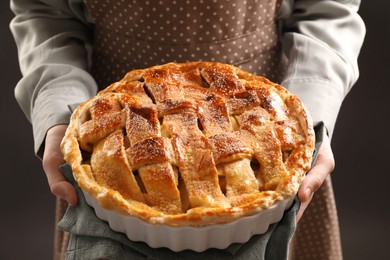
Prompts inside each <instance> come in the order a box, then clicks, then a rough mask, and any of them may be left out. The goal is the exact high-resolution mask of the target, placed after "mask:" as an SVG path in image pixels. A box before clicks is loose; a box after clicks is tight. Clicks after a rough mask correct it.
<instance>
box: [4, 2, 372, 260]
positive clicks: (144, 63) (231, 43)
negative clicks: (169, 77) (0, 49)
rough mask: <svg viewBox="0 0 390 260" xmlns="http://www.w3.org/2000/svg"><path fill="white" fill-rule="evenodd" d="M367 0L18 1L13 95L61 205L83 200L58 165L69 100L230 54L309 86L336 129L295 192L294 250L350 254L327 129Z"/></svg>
mask: <svg viewBox="0 0 390 260" xmlns="http://www.w3.org/2000/svg"><path fill="white" fill-rule="evenodd" d="M359 5H360V1H359V0H345V1H320V0H318V1H315V0H296V1H294V0H283V1H279V0H252V1H250V0H248V1H235V0H232V1H222V0H214V1H203V0H198V1H192V0H191V1H151V0H150V1H136V0H135V1H93V0H86V1H81V0H68V1H66V0H63V1H39V2H36V1H27V0H13V1H11V8H12V10H13V11H14V13H15V18H14V20H13V21H12V23H11V29H12V32H13V34H14V37H15V41H16V43H17V46H18V51H19V59H20V67H21V70H22V73H23V78H22V79H21V80H20V82H19V83H18V85H17V87H16V89H15V94H16V99H17V100H18V102H19V104H20V106H21V108H22V110H23V111H24V112H25V114H26V116H27V117H28V119H29V120H30V122H31V123H32V126H33V133H34V141H35V152H36V154H37V155H38V156H39V157H40V158H42V162H43V168H44V170H45V173H46V175H47V178H48V183H49V185H50V189H51V191H52V193H53V194H54V195H55V196H57V197H58V198H61V199H58V205H59V209H61V208H63V207H64V205H65V206H66V203H64V201H66V202H67V203H69V204H70V205H72V206H76V205H77V201H78V198H77V193H76V190H75V189H74V187H73V186H72V185H71V184H70V183H69V182H67V181H66V180H65V178H64V176H63V175H62V174H61V172H60V171H59V165H61V164H62V163H63V157H62V154H61V152H60V149H59V143H60V141H61V139H62V137H63V135H64V131H65V129H66V125H67V123H68V122H69V112H68V104H72V103H78V102H83V101H85V100H86V99H89V98H91V97H92V96H94V95H95V94H96V92H97V90H98V89H101V88H104V87H105V86H106V85H107V84H109V83H111V82H114V81H117V80H118V79H120V78H121V77H122V76H123V75H124V74H125V72H127V71H128V70H131V69H137V68H143V67H148V66H151V65H156V64H161V63H166V62H170V61H176V62H185V61H193V60H208V61H219V62H225V63H230V64H234V65H237V66H239V67H241V68H243V69H244V70H247V71H250V72H252V73H255V74H259V75H264V76H266V77H268V78H270V79H271V80H273V81H276V82H278V83H280V84H281V85H283V86H284V87H286V88H287V89H289V91H291V92H293V93H295V94H296V95H298V96H299V97H300V99H301V100H302V101H303V103H304V104H305V106H306V107H307V108H308V109H309V111H310V113H311V115H312V117H313V120H314V121H323V122H324V123H325V126H326V128H327V129H328V135H326V136H324V143H323V145H322V148H321V150H320V154H319V157H318V160H317V162H316V164H315V166H314V167H313V168H312V170H311V171H310V174H308V175H307V177H306V178H305V180H304V182H303V184H302V185H301V188H300V190H299V193H298V197H299V199H300V200H301V202H302V206H301V208H300V211H299V213H298V215H297V219H298V220H299V219H301V217H302V219H301V220H300V222H299V225H298V229H297V231H296V233H295V235H294V238H293V241H292V244H291V246H290V249H291V250H290V253H291V255H290V257H291V258H294V259H341V258H342V253H341V246H340V238H339V233H338V232H339V231H338V222H337V213H336V209H335V202H334V198H333V190H332V185H331V180H330V176H328V175H329V174H330V173H331V172H332V170H333V168H334V160H333V154H332V150H331V147H330V141H329V137H330V136H331V135H332V133H333V129H334V125H335V122H336V118H337V114H338V111H339V109H340V106H341V103H342V101H343V99H344V97H345V96H346V94H347V93H348V91H349V90H350V88H351V87H352V86H353V85H354V83H355V82H356V80H357V78H358V67H357V57H358V54H359V51H360V48H361V45H362V42H363V39H364V34H365V28H364V24H363V22H362V21H361V19H360V17H359V15H358V14H357V10H358V7H359ZM325 30H326V31H325ZM320 187H321V188H320ZM314 192H315V195H314V197H313V194H314ZM312 198H314V199H312ZM309 202H311V203H310V207H309V208H308V209H307V211H306V213H305V214H304V215H302V214H303V212H304V211H305V209H306V207H307V206H308V205H309ZM61 205H62V206H61ZM62 214H63V211H59V212H58V214H57V215H58V217H61V215H62ZM319 214H321V215H319ZM58 220H59V219H57V220H56V221H58ZM318 220H320V221H318ZM313 226H314V227H315V228H313ZM64 234H65V237H66V233H61V232H59V233H58V236H61V237H62V236H63V235H64ZM57 239H58V237H57ZM60 241H62V240H61V239H58V240H57V242H56V244H57V248H56V252H57V253H56V254H55V257H59V258H61V257H62V254H63V252H64V250H61V249H63V248H61V247H60V246H58V244H59V242H60ZM63 242H65V244H66V242H67V240H64V241H63ZM60 251H61V252H60ZM102 257H104V256H102Z"/></svg>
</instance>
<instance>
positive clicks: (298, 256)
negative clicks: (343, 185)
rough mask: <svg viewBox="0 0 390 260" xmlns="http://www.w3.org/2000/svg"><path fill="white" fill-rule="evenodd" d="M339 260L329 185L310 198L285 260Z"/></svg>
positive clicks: (335, 223)
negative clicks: (287, 259) (288, 255)
mask: <svg viewBox="0 0 390 260" xmlns="http://www.w3.org/2000/svg"><path fill="white" fill-rule="evenodd" d="M312 259H316V260H342V259H343V255H342V249H341V241H340V230H339V223H338V218H337V210H336V203H335V198H334V193H333V188H332V182H331V179H330V177H328V178H327V179H326V180H325V182H324V184H323V186H322V187H321V188H320V189H319V190H318V191H317V192H316V193H315V194H314V197H313V199H312V201H311V202H310V205H309V206H308V207H307V209H306V211H305V213H304V215H303V217H302V219H301V220H300V222H299V225H298V226H297V230H296V232H295V234H294V237H293V239H292V242H291V244H290V257H289V260H312Z"/></svg>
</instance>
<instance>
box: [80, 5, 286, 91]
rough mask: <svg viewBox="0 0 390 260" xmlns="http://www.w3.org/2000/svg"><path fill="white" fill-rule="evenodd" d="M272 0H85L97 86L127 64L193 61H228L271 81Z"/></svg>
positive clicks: (276, 63) (275, 46) (276, 60)
mask: <svg viewBox="0 0 390 260" xmlns="http://www.w3.org/2000/svg"><path fill="white" fill-rule="evenodd" d="M278 2H280V1H278V0H251V1H240V0H228V1H227V0H176V1H175V0H164V1H152V0H145V1H139V0H130V1H129V0H119V1H110V0H87V1H86V3H87V7H88V9H89V11H90V12H91V15H92V17H93V18H94V20H95V26H96V31H95V36H94V54H93V68H92V69H93V71H92V73H93V75H94V76H95V78H96V80H97V82H98V84H99V86H100V87H105V86H107V85H108V84H109V83H111V82H115V81H117V80H119V79H120V78H122V77H123V75H124V74H125V73H126V72H127V71H129V70H132V69H138V68H145V67H150V66H153V65H157V64H163V63H167V62H187V61H195V60H204V61H219V62H224V63H228V64H234V65H236V66H239V67H241V68H242V69H245V70H247V71H250V72H252V73H256V74H259V75H263V76H266V77H268V78H270V79H272V80H275V81H276V80H277V77H276V76H277V75H278V74H280V73H278V71H280V70H281V68H282V67H281V66H280V65H281V64H282V63H281V61H282V60H281V58H280V57H279V56H278V55H277V54H279V53H281V52H280V46H279V43H278V38H277V37H278V36H277V27H276V24H275V21H274V19H275V13H276V12H277V9H278V7H279V4H278Z"/></svg>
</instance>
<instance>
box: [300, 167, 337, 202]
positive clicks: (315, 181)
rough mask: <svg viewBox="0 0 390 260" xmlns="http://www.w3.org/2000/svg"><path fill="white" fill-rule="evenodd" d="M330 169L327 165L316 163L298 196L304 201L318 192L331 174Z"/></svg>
mask: <svg viewBox="0 0 390 260" xmlns="http://www.w3.org/2000/svg"><path fill="white" fill-rule="evenodd" d="M329 173H330V170H329V168H328V166H327V165H323V164H319V165H315V166H314V167H313V168H312V169H311V170H310V172H309V173H308V174H307V175H306V177H305V179H304V180H303V182H302V184H301V187H300V188H299V191H298V197H299V199H300V201H301V202H302V203H305V202H307V201H309V200H310V199H311V197H312V196H313V193H314V192H316V191H317V190H318V189H319V188H320V187H321V185H322V183H323V182H324V181H325V179H326V177H327V176H328V175H329Z"/></svg>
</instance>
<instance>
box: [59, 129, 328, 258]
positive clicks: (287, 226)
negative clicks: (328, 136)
mask: <svg viewBox="0 0 390 260" xmlns="http://www.w3.org/2000/svg"><path fill="white" fill-rule="evenodd" d="M315 131H316V149H315V153H314V158H313V163H314V162H315V159H316V157H317V154H318V150H319V147H320V145H321V143H322V133H323V131H324V127H323V123H319V124H317V125H316V127H315ZM313 163H312V164H313ZM61 171H62V172H63V174H64V176H65V177H66V178H67V179H68V181H70V182H72V183H73V184H74V185H75V187H76V189H77V192H78V197H79V203H78V205H77V206H76V207H69V208H68V210H67V212H66V213H65V216H64V217H63V219H62V220H61V221H60V223H59V224H58V228H60V229H62V230H64V231H67V232H70V234H71V238H70V242H69V247H68V252H67V254H66V259H77V260H83V259H87V260H91V259H118V260H120V259H162V260H163V259H169V260H181V259H207V260H208V259H226V260H228V259H238V260H241V259H242V260H251V259H253V260H255V259H256V260H263V259H267V260H273V259H275V260H283V259H287V255H288V245H289V242H290V240H291V237H292V235H293V234H294V231H295V228H296V213H297V212H298V210H299V206H300V202H299V200H298V199H297V198H296V199H295V200H294V202H293V204H292V206H291V207H290V208H289V209H287V210H286V211H285V212H284V215H283V217H282V219H281V220H280V221H279V222H278V223H275V224H272V225H270V226H269V228H268V230H267V232H266V233H264V234H262V235H255V236H253V237H252V238H251V239H250V240H249V241H248V242H246V243H242V244H238V243H236V244H232V245H230V246H229V247H228V248H226V249H223V250H221V249H208V250H206V251H204V252H200V253H198V252H194V251H192V250H184V251H181V252H173V251H171V250H170V249H167V248H158V249H156V248H151V247H149V246H148V245H147V244H146V243H143V242H134V241H130V240H129V239H128V238H127V236H126V235H125V234H123V233H119V232H116V231H113V230H112V229H111V228H110V226H109V225H108V223H107V222H105V221H103V220H100V219H99V218H98V217H97V216H96V214H95V212H94V210H93V208H91V207H90V206H89V205H88V204H87V202H86V201H85V198H84V195H83V193H82V191H81V190H80V188H79V187H78V186H77V183H76V182H75V180H74V178H73V174H72V171H71V168H70V166H69V165H68V164H64V165H62V166H61Z"/></svg>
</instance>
